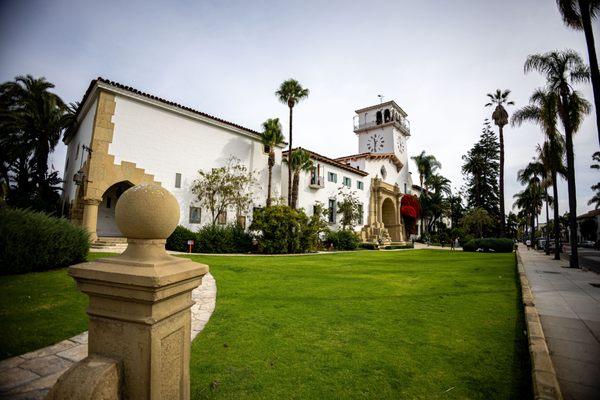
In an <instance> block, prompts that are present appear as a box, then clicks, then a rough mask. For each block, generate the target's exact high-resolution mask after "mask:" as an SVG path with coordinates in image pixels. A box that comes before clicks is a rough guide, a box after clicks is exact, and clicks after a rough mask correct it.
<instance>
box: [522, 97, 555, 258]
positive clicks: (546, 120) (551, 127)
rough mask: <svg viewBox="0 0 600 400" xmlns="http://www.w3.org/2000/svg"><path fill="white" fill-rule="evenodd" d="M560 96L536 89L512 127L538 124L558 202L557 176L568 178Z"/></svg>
mask: <svg viewBox="0 0 600 400" xmlns="http://www.w3.org/2000/svg"><path fill="white" fill-rule="evenodd" d="M557 113H558V96H557V94H556V93H555V92H553V91H551V90H548V89H537V90H536V91H535V92H534V93H533V94H532V96H531V97H530V99H529V105H527V106H525V107H523V108H521V109H519V110H517V111H515V113H514V114H513V116H512V119H511V124H512V125H513V126H514V125H518V126H520V125H521V124H522V123H523V122H525V121H530V122H533V123H535V124H537V125H538V126H539V127H540V128H541V129H542V131H543V132H544V135H545V142H544V145H543V146H542V148H541V153H540V160H541V161H542V163H543V164H544V165H545V166H546V168H547V169H548V170H549V171H550V177H551V180H552V192H553V193H552V195H553V196H552V197H554V199H555V200H556V199H558V175H559V174H560V175H563V176H565V174H566V170H565V166H564V153H565V150H564V148H565V146H564V139H563V137H562V135H561V134H560V133H559V132H558V129H557V124H558V115H557ZM553 209H554V221H558V219H559V218H560V214H559V210H558V201H554V202H553ZM559 243H560V225H559V224H558V223H554V259H555V260H560V246H559Z"/></svg>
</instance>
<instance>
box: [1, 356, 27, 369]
mask: <svg viewBox="0 0 600 400" xmlns="http://www.w3.org/2000/svg"><path fill="white" fill-rule="evenodd" d="M24 362H25V359H24V358H22V357H11V358H7V359H6V360H2V361H0V372H2V371H4V370H6V369H9V368H14V367H18V366H19V365H20V364H22V363H24Z"/></svg>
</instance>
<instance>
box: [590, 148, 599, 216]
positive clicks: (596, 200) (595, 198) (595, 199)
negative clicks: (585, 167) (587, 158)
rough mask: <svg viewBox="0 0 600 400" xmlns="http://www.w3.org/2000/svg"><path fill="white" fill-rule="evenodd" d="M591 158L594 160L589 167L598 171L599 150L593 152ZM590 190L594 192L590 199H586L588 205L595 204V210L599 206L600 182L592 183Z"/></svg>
mask: <svg viewBox="0 0 600 400" xmlns="http://www.w3.org/2000/svg"><path fill="white" fill-rule="evenodd" d="M592 159H593V160H594V161H595V162H594V163H593V164H592V165H590V168H592V169H597V170H599V171H600V151H597V152H595V153H594V154H593V155H592ZM592 190H593V191H594V192H596V193H594V196H593V197H592V198H591V199H590V201H588V205H592V204H595V206H594V207H595V208H596V210H597V209H598V208H600V182H598V183H596V184H595V185H592Z"/></svg>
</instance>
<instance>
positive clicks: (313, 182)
mask: <svg viewBox="0 0 600 400" xmlns="http://www.w3.org/2000/svg"><path fill="white" fill-rule="evenodd" d="M308 186H309V187H310V188H313V189H321V188H324V187H325V177H324V176H317V175H312V176H311V177H310V183H309V184H308Z"/></svg>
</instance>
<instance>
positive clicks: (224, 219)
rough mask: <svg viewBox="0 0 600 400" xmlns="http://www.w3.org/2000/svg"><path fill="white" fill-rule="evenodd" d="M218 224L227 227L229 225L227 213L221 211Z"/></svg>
mask: <svg viewBox="0 0 600 400" xmlns="http://www.w3.org/2000/svg"><path fill="white" fill-rule="evenodd" d="M217 222H218V223H219V224H220V225H225V224H226V223H227V211H221V212H220V213H219V215H218V216H217Z"/></svg>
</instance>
